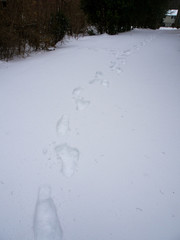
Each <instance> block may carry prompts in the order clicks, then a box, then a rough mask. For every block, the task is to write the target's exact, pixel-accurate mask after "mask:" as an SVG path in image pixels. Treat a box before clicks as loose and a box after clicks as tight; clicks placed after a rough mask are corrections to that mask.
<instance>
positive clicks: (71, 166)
mask: <svg viewBox="0 0 180 240" xmlns="http://www.w3.org/2000/svg"><path fill="white" fill-rule="evenodd" d="M55 152H56V154H57V157H58V158H59V159H61V160H62V169H61V172H62V173H63V175H64V176H66V177H71V176H72V175H73V174H74V172H75V171H76V168H77V163H78V160H79V154H80V153H79V150H78V149H76V148H72V147H70V146H68V145H67V144H66V143H64V144H61V145H58V146H56V147H55Z"/></svg>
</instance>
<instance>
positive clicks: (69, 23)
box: [0, 0, 180, 60]
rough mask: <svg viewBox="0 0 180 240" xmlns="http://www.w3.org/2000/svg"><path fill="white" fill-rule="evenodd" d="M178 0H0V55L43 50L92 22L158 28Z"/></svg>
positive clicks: (104, 28) (102, 26)
mask: <svg viewBox="0 0 180 240" xmlns="http://www.w3.org/2000/svg"><path fill="white" fill-rule="evenodd" d="M179 2H180V0H163V1H162V0H98V1H96V0H0V59H4V60H8V59H11V58H12V57H13V56H15V55H22V56H24V55H26V54H28V53H29V52H31V51H34V50H40V49H44V50H47V49H49V48H50V47H52V46H55V45H56V43H57V42H59V41H62V40H63V38H64V36H65V35H66V34H67V35H71V36H78V34H80V33H81V34H84V33H85V32H87V29H88V26H92V25H93V26H95V27H96V29H97V31H98V32H99V33H105V32H106V33H108V34H117V33H119V32H123V31H128V30H130V29H132V27H141V28H152V29H156V28H159V27H160V26H161V24H162V19H163V16H164V14H165V12H166V11H167V9H169V8H170V7H172V6H173V7H175V6H177V5H178V6H179Z"/></svg>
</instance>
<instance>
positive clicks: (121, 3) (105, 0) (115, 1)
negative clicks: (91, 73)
mask: <svg viewBox="0 0 180 240" xmlns="http://www.w3.org/2000/svg"><path fill="white" fill-rule="evenodd" d="M168 2H169V0H163V1H162V0H99V1H95V0H81V7H82V9H83V10H84V12H85V13H86V15H87V17H88V21H89V23H90V24H92V25H94V26H96V27H97V29H98V31H99V32H100V33H104V32H106V33H108V34H116V33H119V32H122V31H128V30H130V29H131V27H142V28H152V29H156V28H158V27H159V26H160V24H161V21H162V18H163V16H164V14H165V12H166V11H167V9H168Z"/></svg>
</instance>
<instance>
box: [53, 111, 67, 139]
mask: <svg viewBox="0 0 180 240" xmlns="http://www.w3.org/2000/svg"><path fill="white" fill-rule="evenodd" d="M68 131H70V128H69V118H68V116H67V115H63V116H62V117H61V118H60V119H59V120H58V122H57V124H56V133H57V135H61V136H64V135H66V134H67V133H68Z"/></svg>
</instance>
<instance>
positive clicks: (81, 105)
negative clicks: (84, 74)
mask: <svg viewBox="0 0 180 240" xmlns="http://www.w3.org/2000/svg"><path fill="white" fill-rule="evenodd" d="M90 103H91V102H90V101H89V100H85V99H84V98H77V99H75V104H76V110H77V111H82V110H84V109H86V108H87V107H88V106H89V105H90Z"/></svg>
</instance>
